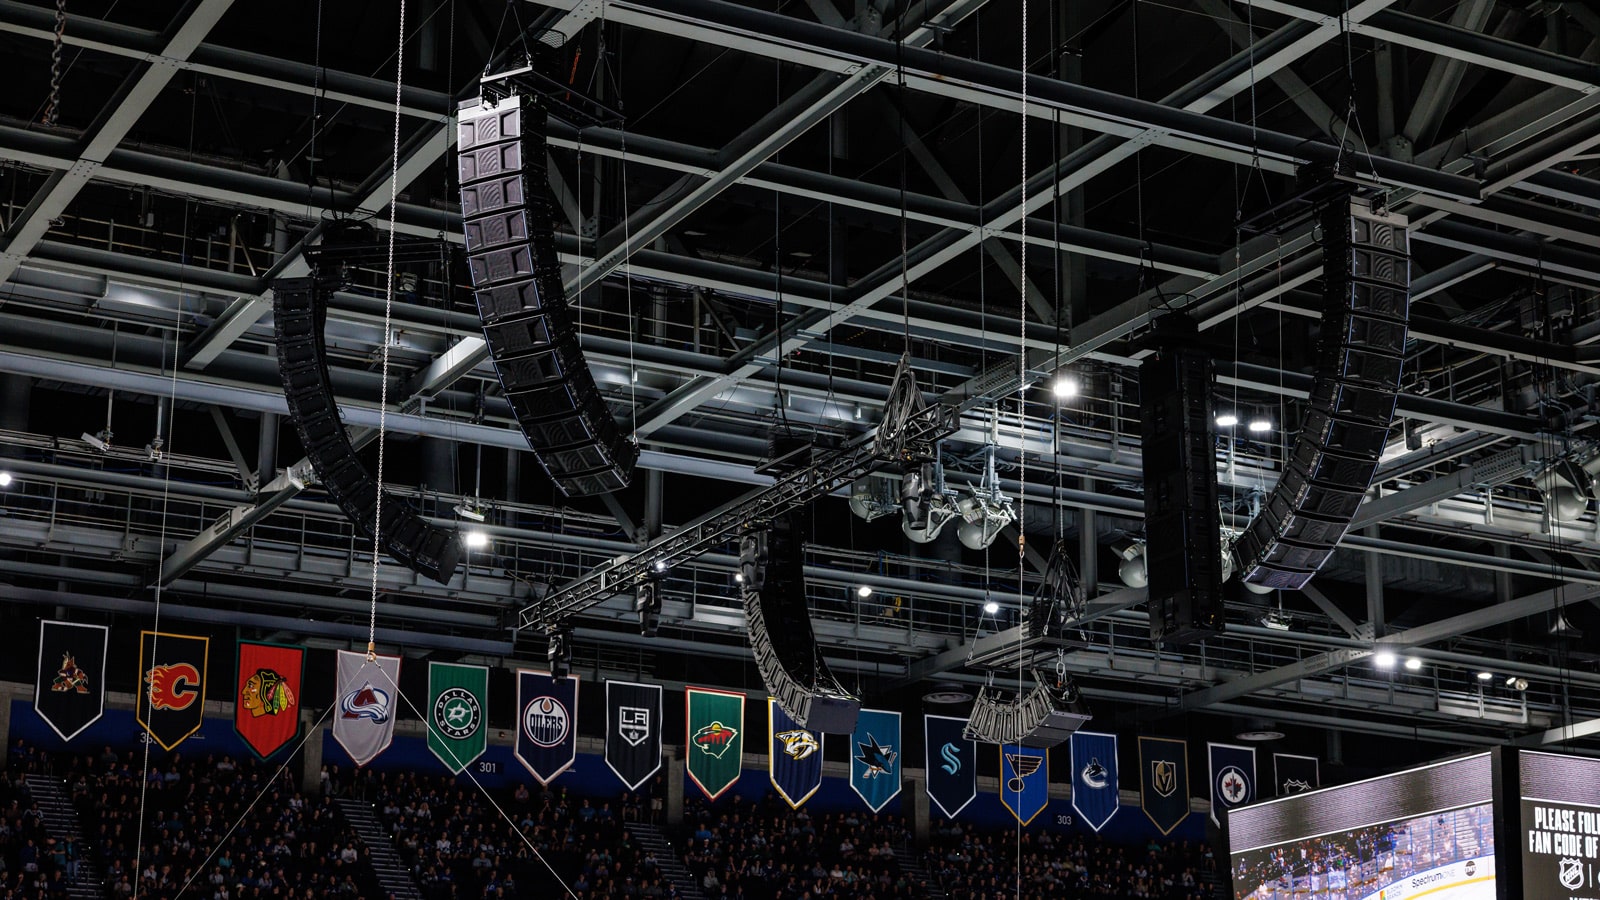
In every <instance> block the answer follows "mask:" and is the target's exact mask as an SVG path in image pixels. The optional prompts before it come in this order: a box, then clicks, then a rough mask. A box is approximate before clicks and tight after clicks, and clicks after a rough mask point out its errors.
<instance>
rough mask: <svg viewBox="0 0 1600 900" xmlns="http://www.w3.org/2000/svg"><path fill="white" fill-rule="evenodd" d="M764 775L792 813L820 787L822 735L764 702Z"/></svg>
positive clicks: (769, 701) (770, 701)
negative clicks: (800, 724) (765, 744)
mask: <svg viewBox="0 0 1600 900" xmlns="http://www.w3.org/2000/svg"><path fill="white" fill-rule="evenodd" d="M767 735H768V737H769V738H770V741H769V746H768V748H767V774H768V777H770V778H771V779H772V786H773V787H775V788H777V789H778V796H780V797H782V798H783V800H784V802H785V803H787V804H789V806H790V808H792V809H799V808H800V805H801V804H803V803H805V802H806V801H807V800H810V799H811V795H812V794H815V793H816V792H817V788H820V787H822V733H821V732H818V731H811V730H809V729H805V728H801V727H800V726H799V725H798V724H796V722H795V720H793V719H791V718H789V714H788V713H786V712H784V711H783V707H781V706H779V705H778V701H777V700H774V699H773V698H771V697H768V698H767Z"/></svg>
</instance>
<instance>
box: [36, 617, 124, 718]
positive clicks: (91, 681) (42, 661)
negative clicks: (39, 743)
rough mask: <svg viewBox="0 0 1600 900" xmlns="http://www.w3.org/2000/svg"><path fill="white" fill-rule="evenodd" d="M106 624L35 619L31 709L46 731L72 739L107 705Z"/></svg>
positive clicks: (107, 631) (107, 633) (107, 630)
mask: <svg viewBox="0 0 1600 900" xmlns="http://www.w3.org/2000/svg"><path fill="white" fill-rule="evenodd" d="M109 634H110V630H109V629H107V628H106V626H104V625H79V624H76V623H74V622H53V621H47V622H40V623H39V676H38V680H37V681H35V682H34V689H33V710H34V712H37V713H38V714H39V718H41V719H43V720H44V722H45V724H46V725H49V726H50V730H51V731H54V732H55V733H56V734H58V735H60V736H61V739H62V740H63V741H70V740H72V739H73V738H75V737H77V736H78V735H79V734H81V733H83V730H84V729H85V728H88V727H89V726H90V725H93V724H94V723H95V722H98V721H99V720H100V716H101V714H102V713H104V712H105V709H106V638H107V636H108V635H109Z"/></svg>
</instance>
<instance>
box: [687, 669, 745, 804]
mask: <svg viewBox="0 0 1600 900" xmlns="http://www.w3.org/2000/svg"><path fill="white" fill-rule="evenodd" d="M683 703H684V707H685V709H686V712H687V715H686V717H685V722H686V730H687V734H685V735H684V742H683V747H684V750H683V752H684V755H685V756H687V757H688V759H687V760H685V762H686V763H687V765H686V766H685V768H687V769H688V771H689V779H690V780H691V781H693V782H694V783H695V786H696V787H698V788H700V790H701V792H702V793H704V794H705V795H706V799H708V800H715V799H717V798H718V797H720V796H722V794H723V792H725V791H726V790H727V789H728V788H730V787H733V783H734V782H735V781H738V780H739V763H740V761H741V760H742V759H743V757H744V694H742V693H739V692H738V691H718V690H713V689H712V688H697V687H692V688H689V689H687V690H686V691H684V695H683Z"/></svg>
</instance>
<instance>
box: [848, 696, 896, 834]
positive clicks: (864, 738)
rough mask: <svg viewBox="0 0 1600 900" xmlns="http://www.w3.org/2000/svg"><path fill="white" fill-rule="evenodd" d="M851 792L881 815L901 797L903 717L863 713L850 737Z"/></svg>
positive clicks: (884, 712) (873, 711)
mask: <svg viewBox="0 0 1600 900" xmlns="http://www.w3.org/2000/svg"><path fill="white" fill-rule="evenodd" d="M850 751H851V752H850V789H851V790H853V791H855V792H856V796H858V797H860V798H861V799H862V800H863V801H865V802H866V804H867V808H869V809H871V810H872V811H873V812H879V811H880V810H882V809H883V808H884V806H886V805H888V803H889V801H890V800H893V799H894V798H896V797H898V796H900V714H899V713H897V712H890V711H888V710H882V709H863V710H862V711H861V715H860V716H859V717H857V718H856V730H855V731H853V732H851V734H850Z"/></svg>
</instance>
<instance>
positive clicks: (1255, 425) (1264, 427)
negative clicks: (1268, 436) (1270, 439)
mask: <svg viewBox="0 0 1600 900" xmlns="http://www.w3.org/2000/svg"><path fill="white" fill-rule="evenodd" d="M1245 427H1247V428H1249V429H1250V430H1251V431H1252V432H1254V433H1255V434H1262V433H1264V432H1268V431H1271V430H1272V423H1271V422H1268V421H1267V420H1266V419H1260V418H1257V419H1251V420H1250V424H1249V425H1247V426H1245Z"/></svg>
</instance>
